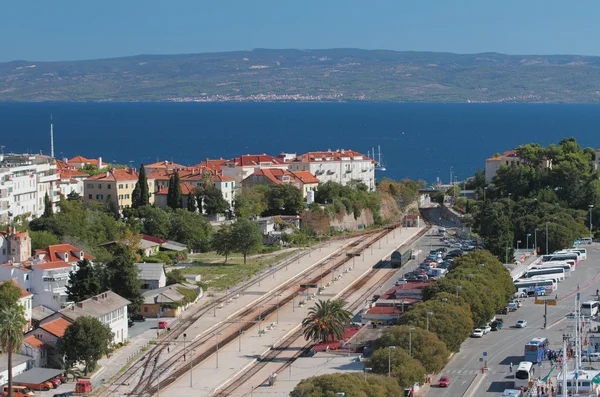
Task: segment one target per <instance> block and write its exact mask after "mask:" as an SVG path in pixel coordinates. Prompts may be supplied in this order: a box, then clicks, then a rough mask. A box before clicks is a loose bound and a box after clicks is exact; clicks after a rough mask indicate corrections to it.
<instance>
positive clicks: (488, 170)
mask: <svg viewBox="0 0 600 397" xmlns="http://www.w3.org/2000/svg"><path fill="white" fill-rule="evenodd" d="M522 163H523V159H521V158H520V157H519V156H518V155H517V152H516V151H515V150H509V151H508V152H504V153H503V154H498V155H496V156H494V157H490V158H489V159H486V160H485V183H491V182H492V179H494V177H495V176H496V173H497V172H498V170H499V169H500V167H501V166H503V165H505V166H516V165H520V164H522ZM541 166H542V168H550V169H552V160H549V159H544V160H542V164H541Z"/></svg>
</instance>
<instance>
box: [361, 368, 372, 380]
mask: <svg viewBox="0 0 600 397" xmlns="http://www.w3.org/2000/svg"><path fill="white" fill-rule="evenodd" d="M372 370H373V368H363V372H364V373H365V381H366V380H367V372H368V371H372Z"/></svg>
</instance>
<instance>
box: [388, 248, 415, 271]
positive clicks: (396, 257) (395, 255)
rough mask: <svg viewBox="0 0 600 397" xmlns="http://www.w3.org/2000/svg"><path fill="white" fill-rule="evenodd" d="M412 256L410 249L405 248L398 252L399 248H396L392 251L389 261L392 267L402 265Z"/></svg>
mask: <svg viewBox="0 0 600 397" xmlns="http://www.w3.org/2000/svg"><path fill="white" fill-rule="evenodd" d="M411 258H412V249H410V248H409V249H407V250H406V251H404V252H400V250H396V251H394V252H392V257H391V263H392V267H393V268H394V269H397V268H399V267H402V266H404V265H406V263H407V262H408V261H409V260H411Z"/></svg>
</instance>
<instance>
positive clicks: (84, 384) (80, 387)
mask: <svg viewBox="0 0 600 397" xmlns="http://www.w3.org/2000/svg"><path fill="white" fill-rule="evenodd" d="M92 389H93V386H92V382H90V381H89V380H79V381H77V383H76V384H75V393H89V392H91V391H92Z"/></svg>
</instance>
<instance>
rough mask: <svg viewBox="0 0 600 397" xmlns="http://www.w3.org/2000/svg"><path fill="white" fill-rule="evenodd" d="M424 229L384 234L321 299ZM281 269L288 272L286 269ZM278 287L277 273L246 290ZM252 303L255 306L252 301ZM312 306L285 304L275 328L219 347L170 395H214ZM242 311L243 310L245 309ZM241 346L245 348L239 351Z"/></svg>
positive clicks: (202, 327)
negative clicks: (191, 376)
mask: <svg viewBox="0 0 600 397" xmlns="http://www.w3.org/2000/svg"><path fill="white" fill-rule="evenodd" d="M420 230H421V228H402V229H401V230H400V229H397V230H396V231H395V232H394V233H391V234H389V235H388V236H387V237H384V238H383V239H382V241H381V243H380V244H379V243H376V244H374V246H373V247H372V248H373V249H372V250H371V249H368V250H366V251H365V252H364V255H363V256H364V257H363V258H361V257H359V258H356V260H355V263H354V267H353V268H352V270H350V271H347V272H346V273H345V274H344V275H343V277H342V278H341V279H339V280H337V281H335V282H333V283H332V285H331V286H330V287H329V288H327V289H326V290H325V291H324V293H323V294H321V295H320V296H318V298H317V299H330V298H333V297H335V296H337V295H338V294H339V293H341V292H342V291H343V290H345V289H346V288H348V287H349V286H350V285H351V284H352V283H353V281H355V280H356V279H358V278H360V277H361V276H362V275H363V274H365V273H367V272H369V271H370V270H371V268H372V267H373V265H374V264H376V263H377V262H379V261H380V260H382V259H385V258H389V256H390V255H391V253H392V252H393V251H394V250H396V249H397V248H398V247H399V246H401V245H402V244H403V243H404V242H405V241H407V240H409V239H410V238H411V237H413V236H414V235H416V234H417V233H418V232H419V231H420ZM332 245H333V243H332ZM325 251H326V248H325V247H324V248H323V249H322V252H321V255H318V254H319V251H313V253H312V258H309V257H308V256H306V257H304V258H301V259H300V262H301V263H300V265H301V264H302V262H303V260H304V261H305V262H308V260H312V261H313V264H315V263H316V262H317V261H318V259H317V257H318V256H323V254H324V253H325ZM309 265H310V263H306V264H304V265H302V266H300V269H302V268H306V267H308V266H309ZM280 271H283V272H286V270H285V269H284V270H280ZM288 272H290V275H291V274H294V273H293V272H298V269H296V267H294V266H292V264H290V265H289V270H288ZM286 275H287V273H286ZM327 278H328V280H327V281H331V275H330V276H328V277H327ZM277 286H278V282H277V280H276V274H274V276H273V277H272V278H269V279H267V280H263V282H262V286H261V287H259V286H258V285H256V286H254V287H251V288H250V289H249V290H247V291H246V292H245V295H246V296H257V297H259V296H262V295H264V294H265V293H266V292H268V291H271V290H272V289H274V288H275V287H277ZM238 300H243V298H239V299H238ZM249 304H250V305H251V304H252V303H249ZM235 305H237V306H236V307H238V306H241V305H240V304H239V302H233V303H231V304H230V305H229V306H228V307H225V308H223V309H220V310H222V311H223V312H220V314H225V312H226V311H231V312H235V309H234V307H233V306H235ZM309 307H310V301H309V304H307V305H305V306H304V307H299V306H298V301H296V306H295V307H294V308H292V305H291V304H287V305H285V306H281V307H280V309H279V324H278V325H275V327H274V328H273V329H271V330H269V331H267V332H266V334H263V335H262V336H261V335H258V332H257V329H253V330H252V331H251V332H246V333H244V334H242V337H241V339H239V340H238V341H237V342H234V343H230V344H229V345H227V346H222V347H221V348H220V349H219V353H218V355H213V356H212V357H210V358H209V359H208V360H206V361H204V362H203V363H201V364H199V365H198V366H196V367H195V368H194V369H193V371H192V372H193V379H191V378H190V376H189V375H190V374H189V372H188V374H187V376H184V377H182V378H180V379H178V380H177V381H175V382H174V383H173V384H171V385H170V386H169V387H168V388H167V389H168V391H166V390H165V392H166V393H167V394H168V395H177V396H194V397H196V396H209V395H211V394H212V393H214V392H215V391H216V390H218V389H219V388H220V387H222V386H223V385H225V384H226V383H227V382H228V381H229V380H230V379H232V378H234V377H235V376H236V375H238V374H240V373H241V372H242V371H243V370H244V369H245V368H247V367H250V366H251V365H252V364H253V363H254V362H255V361H256V360H257V359H258V358H259V357H260V356H262V355H263V354H264V353H265V352H267V351H268V350H270V349H271V348H272V347H273V346H274V345H277V343H278V341H280V340H282V339H284V337H285V336H286V335H288V334H290V333H292V332H294V331H295V330H296V329H297V328H298V327H299V326H300V325H299V324H300V323H301V321H302V319H303V318H304V317H305V316H306V313H307V310H308V308H309ZM238 310H241V308H240V309H238ZM218 321H220V319H219V317H216V318H215V317H205V318H202V320H201V321H198V322H197V323H196V324H194V326H193V329H194V331H193V332H194V334H200V333H205V332H210V329H211V328H212V327H213V326H214V325H215V324H216V323H217V322H218ZM275 322H276V314H275V313H273V314H271V315H270V316H269V317H268V318H266V319H264V323H263V327H262V329H266V326H267V325H268V324H271V323H275ZM188 332H191V331H188ZM240 346H241V351H239V350H240ZM190 381H191V382H192V385H193V387H190ZM261 381H262V379H261ZM252 386H253V385H247V388H248V390H247V391H246V392H247V393H249V392H250V388H251V387H252ZM254 386H256V385H254ZM240 393H241V394H240V395H243V392H242V390H240ZM236 394H237V393H236Z"/></svg>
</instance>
